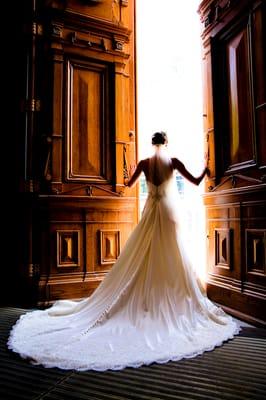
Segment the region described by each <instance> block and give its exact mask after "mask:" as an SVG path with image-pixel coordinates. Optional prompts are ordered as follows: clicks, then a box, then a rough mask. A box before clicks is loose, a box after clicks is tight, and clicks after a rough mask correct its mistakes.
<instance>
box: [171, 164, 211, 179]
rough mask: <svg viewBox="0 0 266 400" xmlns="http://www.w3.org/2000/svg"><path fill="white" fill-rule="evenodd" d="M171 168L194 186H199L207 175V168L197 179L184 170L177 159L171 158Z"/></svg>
mask: <svg viewBox="0 0 266 400" xmlns="http://www.w3.org/2000/svg"><path fill="white" fill-rule="evenodd" d="M172 162H173V167H174V169H177V170H178V171H179V172H180V174H181V175H183V176H184V177H185V178H186V179H187V180H188V181H189V182H191V183H194V185H199V184H200V182H201V181H202V179H203V178H204V176H205V175H206V174H208V171H209V170H208V168H207V167H205V169H204V170H203V172H202V174H201V175H200V176H199V177H195V176H193V175H191V173H190V172H189V171H188V170H187V169H186V168H185V166H184V164H183V163H182V162H181V161H179V160H178V159H177V158H172Z"/></svg>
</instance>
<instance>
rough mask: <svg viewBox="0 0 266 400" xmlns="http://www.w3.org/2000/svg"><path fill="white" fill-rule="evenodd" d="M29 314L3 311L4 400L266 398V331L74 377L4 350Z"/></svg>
mask: <svg viewBox="0 0 266 400" xmlns="http://www.w3.org/2000/svg"><path fill="white" fill-rule="evenodd" d="M23 312H25V310H22V309H18V308H8V307H6V308H1V309H0V355H1V359H0V398H1V400H16V399H25V400H39V399H43V400H78V399H86V400H87V399H101V400H102V399H113V400H114V399H116V400H118V399H119V400H121V399H135V400H144V399H158V400H159V399H160V400H164V399H165V400H168V399H169V400H170V399H180V400H189V399H195V400H196V399H202V400H208V399H215V400H220V399H221V400H222V399H228V400H229V399H230V400H231V399H232V400H244V399H245V400H246V399H261V400H265V399H266V330H264V329H258V328H253V327H249V326H244V327H243V330H242V331H241V334H240V335H239V336H237V337H235V339H234V340H230V341H228V342H227V343H225V344H224V345H223V346H221V347H218V348H216V349H215V350H213V351H210V352H206V353H204V354H203V355H201V356H198V357H196V358H193V359H188V360H181V361H178V362H169V363H168V364H164V365H158V364H153V365H151V366H149V367H141V368H137V369H133V368H127V369H124V370H123V371H117V372H114V371H108V372H93V371H87V372H76V371H61V370H59V369H57V368H53V369H45V368H43V367H39V366H33V365H30V364H29V363H28V362H27V361H26V360H22V359H21V358H20V357H19V356H17V355H16V354H14V353H12V352H10V351H9V350H8V349H7V348H6V340H7V337H8V333H9V330H10V328H11V326H12V325H13V324H14V323H15V321H16V320H17V318H18V317H19V316H20V315H21V314H22V313H23Z"/></svg>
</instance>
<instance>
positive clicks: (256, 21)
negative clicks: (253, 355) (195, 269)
mask: <svg viewBox="0 0 266 400" xmlns="http://www.w3.org/2000/svg"><path fill="white" fill-rule="evenodd" d="M200 13H201V18H202V24H203V31H202V39H203V64H204V74H205V77H204V87H205V109H204V129H205V138H206V152H207V154H208V158H209V166H210V170H211V176H210V179H209V180H208V182H207V184H206V194H205V196H204V199H205V204H206V209H207V231H208V249H209V255H208V257H209V265H208V294H209V296H210V297H211V299H213V300H215V301H217V302H218V303H220V304H222V305H223V306H224V307H227V308H228V309H229V311H231V312H232V313H234V314H235V315H237V316H239V317H240V318H244V319H246V320H248V321H251V322H253V323H257V324H265V317H266V315H265V306H266V305H265V300H266V264H265V262H266V261H265V254H266V202H265V199H266V184H265V177H266V175H265V171H266V141H265V138H266V136H265V126H266V108H265V106H266V80H265V68H266V64H265V63H266V52H265V48H266V46H265V45H266V43H265V37H266V35H265V16H266V12H265V2H263V1H259V0H254V1H251V0H245V1H244V0H243V1H242V0H241V1H226V0H220V1H218V2H217V1H211V0H209V1H203V2H202V3H201V5H200Z"/></svg>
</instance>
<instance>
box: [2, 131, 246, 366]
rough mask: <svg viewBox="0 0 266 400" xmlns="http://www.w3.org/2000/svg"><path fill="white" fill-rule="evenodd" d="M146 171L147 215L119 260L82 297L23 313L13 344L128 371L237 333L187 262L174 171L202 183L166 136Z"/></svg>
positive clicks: (61, 360)
mask: <svg viewBox="0 0 266 400" xmlns="http://www.w3.org/2000/svg"><path fill="white" fill-rule="evenodd" d="M152 144H153V145H154V150H155V151H154V155H153V156H152V157H151V158H148V159H146V160H142V161H140V162H139V164H138V165H137V168H136V170H135V172H134V174H133V176H132V177H131V179H130V180H129V181H128V182H127V185H128V186H131V185H133V184H134V182H135V181H136V180H137V179H138V177H139V175H140V173H141V172H144V174H145V177H146V180H147V185H148V192H149V194H148V198H147V201H146V204H145V207H144V211H143V214H142V218H141V220H140V222H139V224H138V225H137V226H136V228H135V229H134V230H133V232H132V234H131V236H130V238H129V239H128V241H127V243H126V245H125V246H124V248H123V250H122V252H121V254H120V256H119V258H118V260H117V262H116V263H115V265H114V266H113V267H112V269H111V271H110V272H109V273H108V275H107V276H106V277H105V279H104V281H103V282H102V283H101V284H100V285H99V287H98V288H97V289H96V290H95V292H94V293H93V294H92V295H91V296H90V297H89V298H86V299H84V300H82V301H78V302H76V301H69V300H61V301H57V302H56V303H55V304H54V305H53V306H52V307H51V308H49V309H47V310H44V311H40V310H36V311H33V312H28V313H26V314H25V315H22V316H21V317H20V319H19V320H18V321H17V323H16V324H15V325H14V326H13V328H12V330H11V333H10V336H9V340H8V347H9V348H10V349H11V350H13V351H14V352H17V353H19V354H20V355H21V356H22V357H24V358H28V359H30V361H31V362H32V363H34V364H41V365H43V366H45V367H58V368H62V369H75V370H80V371H82V370H89V369H92V370H98V371H104V370H107V369H113V370H116V369H122V368H125V367H139V366H141V365H143V364H146V365H147V364H150V363H153V362H157V363H166V362H168V361H169V360H180V359H181V358H184V357H187V358H190V357H195V356H197V355H198V354H201V353H203V352H204V351H208V350H212V349H213V348H214V347H215V346H219V345H221V344H222V342H223V341H225V340H228V339H229V338H232V337H233V335H236V334H237V333H238V332H239V328H238V326H237V324H236V322H235V321H234V320H233V319H232V318H231V317H230V316H228V315H227V314H225V313H224V312H223V310H222V309H221V308H219V307H217V306H215V305H214V304H213V303H212V302H211V301H210V300H209V299H208V298H207V297H206V294H205V292H204V290H203V288H202V287H201V285H200V282H199V280H198V278H197V276H196V274H195V272H194V271H193V270H192V268H191V267H190V265H189V261H188V259H187V257H186V254H185V252H184V249H183V246H182V237H180V226H179V225H180V224H179V221H180V216H179V215H178V212H179V208H178V205H177V196H178V192H177V188H176V183H175V177H174V171H175V170H178V171H179V172H180V173H181V174H182V175H183V176H184V177H185V178H187V179H188V180H190V181H191V182H193V183H194V184H199V183H200V182H201V180H202V179H203V177H204V175H205V174H206V172H207V169H205V170H204V171H203V173H202V174H201V176H200V177H198V178H195V177H194V176H192V175H191V174H190V173H189V172H188V171H187V170H186V169H185V167H184V165H183V164H182V163H181V162H180V161H179V160H178V159H176V158H169V157H168V156H167V152H166V148H165V147H166V144H167V137H166V134H165V133H163V132H156V133H155V134H154V135H153V137H152Z"/></svg>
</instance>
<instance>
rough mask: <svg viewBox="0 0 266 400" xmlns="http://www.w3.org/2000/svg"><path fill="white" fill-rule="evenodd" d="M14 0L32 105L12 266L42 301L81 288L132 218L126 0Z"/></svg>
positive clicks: (130, 13)
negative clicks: (21, 223) (21, 255)
mask: <svg viewBox="0 0 266 400" xmlns="http://www.w3.org/2000/svg"><path fill="white" fill-rule="evenodd" d="M25 4H26V3H25ZM21 7H22V6H21ZM23 7H25V10H26V11H25V10H24V11H25V12H24V15H25V16H26V15H27V17H25V18H26V19H25V21H24V22H25V25H26V26H28V29H27V33H26V34H24V42H23V45H24V48H23V62H25V69H26V70H27V73H26V74H25V76H24V75H23V76H21V78H22V79H23V80H24V83H25V87H26V90H24V91H23V89H22V91H21V97H23V98H26V100H27V102H28V103H31V105H32V108H31V109H29V107H26V108H25V109H24V116H25V120H24V125H23V124H22V125H23V127H22V131H23V132H24V148H26V149H27V151H26V152H25V153H24V155H23V157H24V159H23V163H24V167H23V168H21V169H20V170H21V171H22V170H23V169H24V171H26V173H25V175H23V176H22V175H21V176H20V179H21V183H22V185H21V186H22V187H23V189H22V190H21V192H20V196H21V197H22V198H26V197H27V196H28V197H30V199H31V200H30V201H28V200H27V201H25V202H24V203H25V205H24V206H23V207H24V208H23V210H24V211H23V210H22V211H23V212H24V213H25V212H27V213H29V215H30V217H29V218H27V221H26V223H25V226H26V228H25V231H26V233H25V248H27V251H26V256H25V259H24V261H23V263H22V265H21V266H20V270H21V273H22V275H23V276H24V278H25V280H26V281H27V285H28V288H30V291H31V292H32V289H33V288H34V290H35V296H36V297H35V299H36V301H37V302H38V303H40V304H45V303H48V302H51V301H54V300H56V299H61V298H80V297H83V296H88V295H89V294H90V293H91V292H92V291H93V290H94V289H95V288H96V287H97V285H98V284H99V282H100V281H101V280H102V279H103V277H104V276H105V274H106V272H107V271H108V270H109V269H110V268H111V267H112V265H113V263H114V262H115V260H116V259H117V257H118V255H119V252H120V250H121V248H122V246H123V244H124V243H125V241H126V239H127V237H128V236H129V234H130V232H131V230H132V229H133V227H134V225H135V223H136V219H137V211H136V210H137V200H136V190H135V189H126V190H125V188H124V177H125V175H126V174H127V165H129V164H131V163H133V162H134V161H135V159H136V146H135V135H134V132H135V54H134V49H135V33H134V24H135V21H134V7H135V4H134V0H129V1H122V0H121V1H116V2H114V1H112V0H99V1H97V0H89V1H83V0H65V1H50V0H47V1H37V2H31V1H29V2H27V5H24V6H23ZM23 7H22V8H23ZM26 8H27V9H26ZM37 105H38V107H37ZM25 121H27V122H25ZM29 121H30V123H29ZM22 151H23V150H22ZM23 157H22V158H23ZM28 197H27V198H28ZM25 210H26V211H25Z"/></svg>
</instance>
